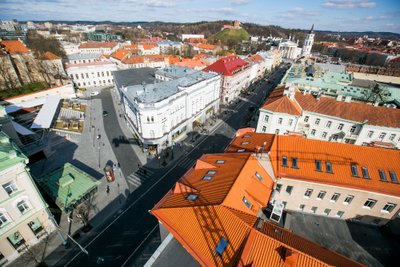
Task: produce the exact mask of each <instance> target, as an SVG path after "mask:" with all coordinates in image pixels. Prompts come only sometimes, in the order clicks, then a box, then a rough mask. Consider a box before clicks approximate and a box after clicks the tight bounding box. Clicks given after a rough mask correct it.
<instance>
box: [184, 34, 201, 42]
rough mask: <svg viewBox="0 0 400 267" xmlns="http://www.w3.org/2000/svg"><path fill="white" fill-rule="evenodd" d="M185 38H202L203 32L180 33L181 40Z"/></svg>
mask: <svg viewBox="0 0 400 267" xmlns="http://www.w3.org/2000/svg"><path fill="white" fill-rule="evenodd" d="M187 39H204V34H182V36H181V40H182V41H185V40H187Z"/></svg>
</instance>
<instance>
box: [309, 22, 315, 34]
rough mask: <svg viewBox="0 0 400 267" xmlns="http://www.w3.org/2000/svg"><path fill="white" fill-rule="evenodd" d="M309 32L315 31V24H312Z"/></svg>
mask: <svg viewBox="0 0 400 267" xmlns="http://www.w3.org/2000/svg"><path fill="white" fill-rule="evenodd" d="M309 33H314V24H313V25H312V26H311V30H310V32H309Z"/></svg>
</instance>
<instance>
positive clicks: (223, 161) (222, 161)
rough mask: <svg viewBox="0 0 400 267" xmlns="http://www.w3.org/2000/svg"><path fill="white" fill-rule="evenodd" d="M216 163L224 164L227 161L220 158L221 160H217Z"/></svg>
mask: <svg viewBox="0 0 400 267" xmlns="http://www.w3.org/2000/svg"><path fill="white" fill-rule="evenodd" d="M215 163H217V164H224V163H225V160H223V159H219V160H217V161H216V162H215Z"/></svg>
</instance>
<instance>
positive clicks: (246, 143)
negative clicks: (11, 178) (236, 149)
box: [241, 141, 250, 145]
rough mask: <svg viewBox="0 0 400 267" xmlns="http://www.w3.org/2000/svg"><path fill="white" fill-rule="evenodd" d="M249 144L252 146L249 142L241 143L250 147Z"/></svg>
mask: <svg viewBox="0 0 400 267" xmlns="http://www.w3.org/2000/svg"><path fill="white" fill-rule="evenodd" d="M248 144H250V142H248V141H246V142H242V143H241V145H248Z"/></svg>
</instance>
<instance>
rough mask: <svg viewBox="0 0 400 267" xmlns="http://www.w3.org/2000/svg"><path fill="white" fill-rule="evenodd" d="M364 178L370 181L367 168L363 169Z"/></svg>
mask: <svg viewBox="0 0 400 267" xmlns="http://www.w3.org/2000/svg"><path fill="white" fill-rule="evenodd" d="M361 172H362V176H363V178H365V179H369V178H370V177H369V172H368V168H367V167H361Z"/></svg>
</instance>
